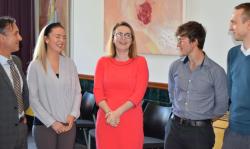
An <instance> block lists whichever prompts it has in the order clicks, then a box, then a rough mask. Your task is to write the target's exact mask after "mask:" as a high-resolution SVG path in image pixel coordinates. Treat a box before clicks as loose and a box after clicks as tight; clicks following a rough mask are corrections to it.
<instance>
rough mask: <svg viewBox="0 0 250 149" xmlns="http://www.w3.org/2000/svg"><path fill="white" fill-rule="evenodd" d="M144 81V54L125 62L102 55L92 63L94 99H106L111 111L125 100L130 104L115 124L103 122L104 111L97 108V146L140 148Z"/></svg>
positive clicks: (112, 148) (145, 81) (145, 77)
mask: <svg viewBox="0 0 250 149" xmlns="http://www.w3.org/2000/svg"><path fill="white" fill-rule="evenodd" d="M147 83H148V67H147V62H146V60H145V58H144V57H141V56H138V57H136V58H132V59H129V60H128V61H124V62H121V61H117V60H115V59H114V58H110V57H102V58H100V59H99V61H98V64H97V66H96V72H95V80H94V95H95V99H96V102H97V103H99V102H100V101H102V100H106V102H107V104H108V105H109V107H110V108H111V110H115V109H116V108H118V107H119V106H121V105H122V104H124V103H125V102H126V101H128V100H129V101H131V102H132V103H133V104H134V107H133V108H131V109H129V110H128V111H126V112H124V113H123V115H121V117H120V123H119V125H118V126H117V127H112V126H110V125H108V124H106V120H105V113H104V111H103V110H102V109H99V111H98V114H97V122H96V144H97V149H142V148H143V138H144V134H143V112H142V108H141V101H142V98H143V96H144V94H145V91H146V88H147Z"/></svg>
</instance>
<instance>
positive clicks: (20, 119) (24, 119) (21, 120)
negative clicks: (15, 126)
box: [19, 116, 27, 124]
mask: <svg viewBox="0 0 250 149" xmlns="http://www.w3.org/2000/svg"><path fill="white" fill-rule="evenodd" d="M19 123H22V124H26V123H27V121H26V117H25V116H22V117H20V118H19Z"/></svg>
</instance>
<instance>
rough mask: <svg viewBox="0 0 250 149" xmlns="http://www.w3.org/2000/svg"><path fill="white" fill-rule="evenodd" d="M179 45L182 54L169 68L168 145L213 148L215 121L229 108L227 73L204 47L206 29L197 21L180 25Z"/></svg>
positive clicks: (178, 148)
mask: <svg viewBox="0 0 250 149" xmlns="http://www.w3.org/2000/svg"><path fill="white" fill-rule="evenodd" d="M176 36H177V39H178V43H177V46H178V48H179V49H180V55H181V56H182V58H180V59H178V60H176V61H175V62H173V63H172V65H171V67H170V70H169V81H168V87H169V88H168V89H169V97H170V100H171V101H172V105H173V106H172V107H173V115H174V116H173V118H172V120H171V124H170V125H171V126H170V130H169V133H168V136H167V137H166V141H165V148H166V149H212V148H213V146H214V142H215V135H214V131H213V126H212V122H213V120H216V119H218V118H219V117H221V116H223V115H224V114H225V112H226V111H227V109H228V92H227V80H226V73H225V71H224V70H223V68H222V67H221V66H219V65H218V64H216V63H215V62H214V61H212V60H211V59H210V58H209V57H208V56H207V55H206V54H205V52H204V51H203V45H204V42H205V37H206V31H205V29H204V27H203V26H202V25H201V24H200V23H198V22H195V21H190V22H187V23H185V24H183V25H181V26H179V27H178V29H177V32H176Z"/></svg>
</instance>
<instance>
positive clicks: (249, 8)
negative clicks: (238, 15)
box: [234, 3, 250, 22]
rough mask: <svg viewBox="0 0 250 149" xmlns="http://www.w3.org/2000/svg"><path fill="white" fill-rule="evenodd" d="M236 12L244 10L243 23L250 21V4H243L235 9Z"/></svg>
mask: <svg viewBox="0 0 250 149" xmlns="http://www.w3.org/2000/svg"><path fill="white" fill-rule="evenodd" d="M234 8H235V9H236V10H239V9H243V13H242V21H243V22H245V21H247V20H250V3H242V4H239V5H237V6H235V7H234Z"/></svg>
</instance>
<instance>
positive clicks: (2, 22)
mask: <svg viewBox="0 0 250 149" xmlns="http://www.w3.org/2000/svg"><path fill="white" fill-rule="evenodd" d="M14 23H16V20H15V19H14V18H12V17H9V16H2V17H0V33H1V34H4V33H5V32H4V31H5V28H6V27H7V26H9V25H10V26H11V27H12V25H13V24H14Z"/></svg>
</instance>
